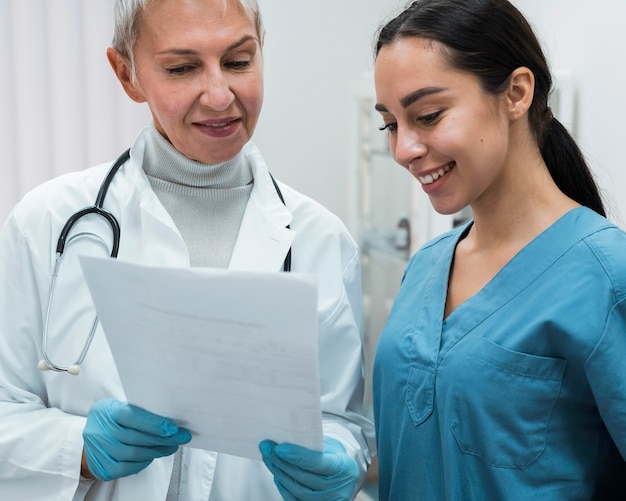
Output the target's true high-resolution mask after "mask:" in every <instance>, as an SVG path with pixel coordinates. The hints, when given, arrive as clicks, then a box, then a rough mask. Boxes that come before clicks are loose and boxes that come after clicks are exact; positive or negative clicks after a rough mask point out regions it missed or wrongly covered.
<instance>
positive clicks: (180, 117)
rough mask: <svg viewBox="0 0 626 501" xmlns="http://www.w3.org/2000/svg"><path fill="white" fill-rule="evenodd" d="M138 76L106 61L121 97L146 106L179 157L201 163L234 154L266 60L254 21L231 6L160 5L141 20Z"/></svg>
mask: <svg viewBox="0 0 626 501" xmlns="http://www.w3.org/2000/svg"><path fill="white" fill-rule="evenodd" d="M141 21H142V23H141V33H140V35H139V37H138V39H137V43H136V45H135V50H134V59H135V67H136V76H137V78H136V79H135V78H133V76H132V70H131V67H130V63H129V62H128V61H126V60H125V59H124V58H123V57H122V56H121V55H120V54H119V53H117V52H116V51H115V50H114V49H109V51H108V53H107V55H108V57H109V61H110V62H111V65H112V66H113V68H114V71H115V72H116V74H117V76H118V78H119V79H120V81H121V82H122V85H123V86H124V89H125V90H126V93H127V94H128V95H129V96H130V97H131V98H132V99H133V100H134V101H137V102H146V103H147V104H148V106H149V107H150V111H151V113H152V117H153V120H154V123H155V125H156V128H157V129H158V130H159V132H161V134H162V135H163V136H164V137H165V138H167V139H168V140H169V141H170V142H171V143H172V145H173V146H174V147H175V148H176V149H177V150H178V151H180V152H181V153H182V154H184V155H185V156H187V157H188V158H190V159H192V160H196V161H198V162H202V163H206V164H217V163H221V162H225V161H227V160H230V159H231V158H233V157H234V156H236V155H237V154H238V153H239V151H241V148H242V147H243V146H244V145H245V144H246V142H248V141H249V140H250V138H251V137H252V134H253V132H254V129H255V127H256V124H257V121H258V118H259V114H260V112H261V105H262V102H263V57H262V50H261V49H262V47H261V41H260V39H259V34H258V33H257V30H256V24H255V21H254V19H251V18H250V17H249V16H248V15H247V14H246V13H245V12H244V11H243V9H242V8H241V7H240V6H238V5H237V4H236V3H235V2H232V1H229V2H228V3H227V6H226V8H225V7H224V2H223V0H157V1H154V2H151V3H150V4H148V7H147V8H146V10H145V11H144V12H143V14H142V17H141Z"/></svg>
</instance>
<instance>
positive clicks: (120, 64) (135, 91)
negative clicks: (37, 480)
mask: <svg viewBox="0 0 626 501" xmlns="http://www.w3.org/2000/svg"><path fill="white" fill-rule="evenodd" d="M107 59H108V60H109V63H110V64H111V68H113V72H114V73H115V76H117V79H118V80H119V81H120V83H121V84H122V87H123V88H124V91H125V92H126V94H128V97H130V98H131V99H132V100H133V101H135V102H137V103H144V102H145V101H146V100H145V98H144V97H143V93H142V92H141V88H140V87H139V85H138V84H137V81H136V79H134V78H133V70H132V68H131V65H130V62H129V61H128V60H127V59H126V58H125V57H124V56H122V55H121V54H120V53H119V52H118V51H117V50H116V49H114V48H113V47H109V48H108V49H107Z"/></svg>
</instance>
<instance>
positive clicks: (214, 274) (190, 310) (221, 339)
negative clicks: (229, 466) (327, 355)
mask: <svg viewBox="0 0 626 501" xmlns="http://www.w3.org/2000/svg"><path fill="white" fill-rule="evenodd" d="M81 264H82V267H83V272H84V274H85V278H86V280H87V284H88V286H89V290H90V292H91V295H92V298H93V301H94V304H95V306H96V310H97V313H98V316H99V318H100V322H101V323H102V327H103V328H104V331H105V333H106V336H107V339H108V342H109V345H110V347H111V351H112V353H113V357H114V359H115V363H116V365H117V368H118V371H119V375H120V378H121V381H122V385H123V387H124V391H125V393H126V398H127V400H128V402H130V403H132V404H134V405H138V406H140V407H143V408H144V409H147V410H149V411H151V412H154V413H157V414H161V415H163V416H167V417H170V418H172V419H174V420H176V422H177V423H178V424H179V425H181V426H184V427H185V428H187V429H189V430H190V431H191V432H192V435H193V439H192V441H191V443H190V444H189V446H190V447H196V448H200V449H208V450H212V451H217V452H224V453H227V454H233V455H237V456H242V457H247V458H254V459H259V458H260V453H259V451H258V444H259V442H260V441H261V440H264V439H271V440H274V441H276V442H279V443H280V442H291V443H295V444H299V445H302V446H304V447H308V448H311V449H314V450H322V448H323V444H322V422H321V409H320V393H319V378H318V361H317V307H316V304H317V287H316V284H315V281H314V279H313V277H312V276H309V275H303V274H297V273H262V272H243V271H229V270H209V269H204V268H157V267H147V266H140V265H135V264H129V263H125V262H122V261H117V260H115V259H102V258H93V257H81Z"/></svg>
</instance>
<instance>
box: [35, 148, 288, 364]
mask: <svg viewBox="0 0 626 501" xmlns="http://www.w3.org/2000/svg"><path fill="white" fill-rule="evenodd" d="M129 158H130V148H129V149H128V150H126V151H125V152H124V153H122V154H121V155H120V156H119V157H118V159H117V160H116V161H115V163H114V164H113V166H112V167H111V169H109V172H108V173H107V175H106V177H105V178H104V181H102V184H101V185H100V189H99V190H98V195H97V196H96V201H95V203H94V204H93V205H91V206H89V207H85V208H84V209H82V210H79V211H78V212H76V213H74V214H73V215H72V216H70V218H69V219H68V220H67V222H66V223H65V226H63V229H62V230H61V233H60V235H59V239H58V241H57V248H56V261H55V264H54V270H53V271H52V279H51V282H50V290H49V292H48V301H47V307H46V316H45V319H44V327H43V336H42V357H43V358H42V359H41V360H40V361H39V363H38V364H37V368H38V369H39V370H41V371H47V370H52V371H55V372H67V373H68V374H72V375H73V376H77V375H78V374H79V373H80V364H81V363H82V362H83V360H84V359H85V355H87V351H88V350H89V347H90V346H91V342H92V341H93V337H94V335H95V333H96V328H97V327H98V316H97V315H96V318H95V319H94V321H93V324H92V326H91V330H90V332H89V336H87V340H86V341H85V344H84V345H83V349H82V350H81V352H80V354H79V355H78V358H77V359H76V361H75V362H74V363H73V364H72V365H68V366H63V365H57V364H55V363H54V362H53V361H52V360H50V357H49V356H48V325H49V323H50V310H51V309H52V298H53V296H54V288H55V285H56V280H57V277H58V275H59V268H60V266H61V260H62V259H63V252H64V251H65V247H66V245H68V244H69V243H70V242H71V241H72V240H74V239H75V238H78V237H81V236H85V235H92V234H89V233H86V232H80V233H77V234H76V235H73V236H72V237H69V234H70V231H71V230H72V227H73V226H74V225H75V224H76V223H77V222H78V221H79V220H80V218H82V217H83V216H87V215H89V214H95V215H97V216H100V217H102V218H104V219H105V220H106V221H107V223H108V224H109V226H110V227H111V231H112V233H113V245H112V246H111V257H112V258H117V253H118V251H119V247H120V225H119V222H118V221H117V219H116V218H115V216H114V215H113V214H111V212H109V211H107V210H106V209H104V207H103V205H104V199H105V197H106V194H107V191H108V190H109V186H111V182H112V181H113V178H114V177H115V174H116V173H117V171H118V170H119V169H120V167H121V166H122V165H124V164H125V163H126V161H127V160H128V159H129ZM270 178H271V179H272V182H273V183H274V188H275V189H276V193H277V194H278V197H279V198H280V201H281V202H282V203H283V204H285V199H284V198H283V194H282V193H281V191H280V188H279V187H278V184H277V183H276V180H275V179H274V177H273V176H272V175H271V174H270ZM287 228H289V225H287ZM92 236H93V235H92ZM96 237H97V235H96ZM97 238H98V239H100V237H97ZM100 240H102V239H100ZM283 271H285V272H289V271H291V248H289V251H288V252H287V256H286V257H285V261H284V263H283Z"/></svg>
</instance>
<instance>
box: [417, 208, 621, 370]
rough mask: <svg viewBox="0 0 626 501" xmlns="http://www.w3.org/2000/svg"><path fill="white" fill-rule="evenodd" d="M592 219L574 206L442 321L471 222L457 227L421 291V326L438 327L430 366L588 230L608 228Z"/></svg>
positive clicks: (590, 212)
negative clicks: (456, 253)
mask: <svg viewBox="0 0 626 501" xmlns="http://www.w3.org/2000/svg"><path fill="white" fill-rule="evenodd" d="M596 216H597V215H596V214H595V212H593V211H592V210H591V209H588V208H586V207H577V208H575V209H572V210H571V211H569V212H567V213H566V214H564V215H563V216H561V217H560V218H559V219H558V220H557V221H555V222H554V223H553V224H552V225H551V226H549V227H548V228H547V229H546V230H544V231H543V232H542V233H540V234H539V235H537V236H536V237H535V238H534V239H533V240H532V241H530V242H529V243H528V244H527V245H526V246H524V247H523V248H522V249H521V250H520V251H519V252H518V253H517V254H516V255H515V256H513V258H512V259H511V260H510V261H509V262H508V263H507V264H505V265H504V267H503V268H502V269H501V270H500V271H499V272H498V273H497V274H496V275H495V276H494V277H493V278H492V279H491V280H490V281H489V282H488V283H487V284H486V285H485V286H484V287H483V288H482V289H481V290H480V291H478V292H477V293H476V294H475V295H473V296H472V297H470V298H469V299H467V300H466V301H465V302H463V303H461V304H460V305H459V306H458V307H457V308H456V309H455V310H454V311H453V312H452V313H451V314H450V315H448V317H447V318H445V320H444V318H443V315H444V309H445V303H446V296H447V289H448V280H449V276H450V270H451V266H452V260H453V257H454V251H455V249H456V246H457V244H458V243H459V241H460V240H461V239H462V238H463V237H464V235H466V234H467V231H469V228H470V227H471V225H472V224H473V223H471V222H470V223H468V224H467V225H466V226H465V227H464V228H462V229H460V230H459V231H458V233H457V235H456V236H455V238H450V239H449V243H448V245H447V247H445V248H444V249H442V252H441V254H440V258H439V259H440V260H444V261H445V262H446V263H447V265H446V266H438V265H435V266H434V267H433V272H432V273H431V274H430V275H429V277H428V279H427V280H428V282H429V283H428V286H427V287H426V288H425V290H426V291H428V292H427V295H428V296H431V297H433V299H434V300H432V301H431V300H428V299H427V300H426V301H425V302H424V304H428V305H431V306H430V307H429V308H428V311H427V313H426V315H425V318H424V319H423V322H424V324H425V325H430V326H434V325H437V326H438V329H437V331H438V336H437V340H436V345H435V346H434V348H435V347H436V350H435V353H432V352H431V353H432V355H433V360H431V362H435V365H439V363H440V362H441V360H442V359H443V357H444V356H445V354H446V353H447V352H448V351H449V350H450V348H452V347H453V346H454V345H455V344H456V343H457V342H458V341H459V340H460V339H461V338H463V337H464V336H465V335H467V334H469V333H470V332H471V331H472V330H473V329H474V328H475V327H476V326H478V325H480V324H481V323H482V322H484V321H485V320H486V319H487V318H488V317H489V316H491V315H492V314H493V313H494V312H496V311H498V310H499V309H500V308H502V307H503V306H504V305H506V304H507V303H508V302H509V301H511V300H512V299H513V298H514V297H515V296H517V295H518V294H519V293H520V292H522V291H523V290H524V289H525V288H526V287H528V286H529V285H530V284H531V283H532V282H534V281H535V280H536V279H537V278H538V277H539V276H540V275H541V274H542V273H544V272H545V271H546V270H547V269H548V268H549V267H550V266H552V265H553V264H554V262H555V261H556V260H557V259H558V257H559V256H560V255H562V254H563V253H565V252H566V251H567V250H568V249H569V248H571V247H572V246H573V245H575V244H576V243H577V242H579V241H580V240H581V239H582V238H584V237H586V236H587V235H589V234H590V230H589V228H590V226H593V227H594V228H595V230H594V231H598V230H600V229H602V228H604V227H606V226H610V225H611V223H610V222H609V221H607V220H598V219H597V217H596ZM598 221H602V222H600V223H598ZM424 337H427V336H424ZM428 337H430V336H428ZM431 339H432V338H431Z"/></svg>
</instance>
